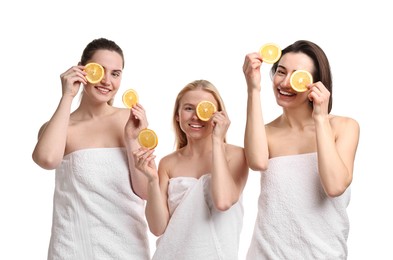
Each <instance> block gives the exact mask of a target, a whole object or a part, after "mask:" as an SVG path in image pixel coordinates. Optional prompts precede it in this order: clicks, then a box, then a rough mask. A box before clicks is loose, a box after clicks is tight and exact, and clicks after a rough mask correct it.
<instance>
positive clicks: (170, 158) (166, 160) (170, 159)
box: [159, 151, 179, 168]
mask: <svg viewBox="0 0 393 260" xmlns="http://www.w3.org/2000/svg"><path fill="white" fill-rule="evenodd" d="M178 157H179V152H178V151H175V152H172V153H170V154H167V155H165V156H164V157H162V158H161V160H160V163H159V166H160V168H161V167H162V168H170V167H171V166H172V165H174V164H175V163H176V162H177V161H178Z"/></svg>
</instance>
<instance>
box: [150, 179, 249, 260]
mask: <svg viewBox="0 0 393 260" xmlns="http://www.w3.org/2000/svg"><path fill="white" fill-rule="evenodd" d="M168 201H169V207H170V212H171V219H170V221H169V223H168V226H167V228H166V230H165V233H164V234H163V235H162V236H161V237H160V238H159V239H158V240H157V247H156V252H155V254H154V256H153V259H154V260H173V259H182V260H191V259H195V260H196V259H198V260H199V259H203V260H224V259H225V260H236V259H238V249H239V237H240V232H241V229H242V223H243V222H242V221H243V213H244V212H243V206H242V202H241V201H239V202H237V203H236V204H235V205H233V206H232V207H231V208H230V209H229V210H227V211H218V210H217V209H215V208H214V206H213V203H212V199H211V195H210V175H209V174H207V175H203V176H202V177H201V178H200V179H195V178H189V177H177V178H173V179H171V180H170V184H169V188H168Z"/></svg>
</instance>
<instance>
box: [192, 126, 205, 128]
mask: <svg viewBox="0 0 393 260" xmlns="http://www.w3.org/2000/svg"><path fill="white" fill-rule="evenodd" d="M190 126H191V127H194V128H202V127H203V126H201V125H190Z"/></svg>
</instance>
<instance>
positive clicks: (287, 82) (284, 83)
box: [280, 73, 292, 88]
mask: <svg viewBox="0 0 393 260" xmlns="http://www.w3.org/2000/svg"><path fill="white" fill-rule="evenodd" d="M291 75H292V73H288V74H287V75H285V78H284V79H283V80H282V82H281V84H280V85H281V86H282V87H286V88H289V87H291V81H290V79H291Z"/></svg>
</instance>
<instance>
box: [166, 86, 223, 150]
mask: <svg viewBox="0 0 393 260" xmlns="http://www.w3.org/2000/svg"><path fill="white" fill-rule="evenodd" d="M196 89H201V90H203V91H206V92H209V93H211V94H212V95H213V97H214V99H215V100H216V101H217V104H218V107H217V110H218V111H226V110H225V105H224V101H223V100H222V98H221V95H220V94H219V92H218V90H217V88H216V87H215V86H214V85H213V84H212V83H210V82H209V81H207V80H203V79H201V80H195V81H193V82H190V83H188V84H187V85H186V86H185V87H184V88H183V89H182V90H181V91H180V92H179V94H178V95H177V97H176V101H175V107H174V109H173V117H172V124H173V129H174V131H175V148H176V150H179V149H180V148H183V147H184V146H186V145H187V136H186V134H185V133H184V132H183V130H182V129H181V128H180V124H179V122H178V121H177V120H176V118H177V117H178V113H179V106H180V100H181V99H182V98H183V96H184V94H185V93H187V92H188V91H192V90H196ZM224 142H226V139H224Z"/></svg>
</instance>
